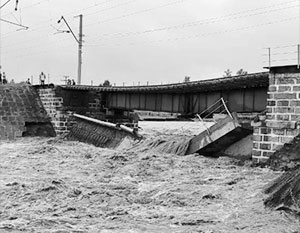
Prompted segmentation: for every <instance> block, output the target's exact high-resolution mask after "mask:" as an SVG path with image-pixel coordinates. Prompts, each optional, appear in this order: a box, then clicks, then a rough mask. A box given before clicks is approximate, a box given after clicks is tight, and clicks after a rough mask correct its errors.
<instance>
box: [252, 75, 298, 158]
mask: <svg viewBox="0 0 300 233" xmlns="http://www.w3.org/2000/svg"><path fill="white" fill-rule="evenodd" d="M264 115H265V118H264V117H263V116H261V119H260V120H259V121H258V122H256V123H254V124H253V127H254V139H253V153H252V158H253V159H255V160H256V161H257V162H265V161H267V160H268V159H269V158H270V156H271V155H272V154H274V152H275V151H277V150H279V149H280V148H282V147H283V145H284V144H285V143H289V142H291V141H292V140H293V139H294V138H295V136H297V135H298V134H299V133H300V129H299V128H300V127H299V125H300V73H275V72H271V73H270V74H269V90H268V99H267V110H266V113H265V114H264Z"/></svg>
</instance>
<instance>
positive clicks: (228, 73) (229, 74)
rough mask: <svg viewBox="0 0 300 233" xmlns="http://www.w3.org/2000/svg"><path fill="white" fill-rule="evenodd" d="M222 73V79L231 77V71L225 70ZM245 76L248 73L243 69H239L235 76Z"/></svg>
mask: <svg viewBox="0 0 300 233" xmlns="http://www.w3.org/2000/svg"><path fill="white" fill-rule="evenodd" d="M224 73H225V74H224V75H223V77H231V76H232V71H231V70H230V69H227V70H225V71H224ZM246 74H248V72H247V71H245V70H243V69H239V70H238V71H237V72H236V75H246Z"/></svg>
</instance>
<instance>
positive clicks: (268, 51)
mask: <svg viewBox="0 0 300 233" xmlns="http://www.w3.org/2000/svg"><path fill="white" fill-rule="evenodd" d="M264 50H265V52H264V53H263V54H262V56H263V63H264V67H268V68H271V67H274V66H284V65H291V64H292V65H295V64H297V67H298V68H299V67H300V45H299V44H294V45H284V46H276V47H269V48H264Z"/></svg>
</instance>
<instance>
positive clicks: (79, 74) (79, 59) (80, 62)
mask: <svg viewBox="0 0 300 233" xmlns="http://www.w3.org/2000/svg"><path fill="white" fill-rule="evenodd" d="M82 37H83V34H82V15H79V42H78V73H77V84H78V85H80V84H81V66H82Z"/></svg>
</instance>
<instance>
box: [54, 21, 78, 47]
mask: <svg viewBox="0 0 300 233" xmlns="http://www.w3.org/2000/svg"><path fill="white" fill-rule="evenodd" d="M61 20H63V21H64V22H65V24H66V25H67V27H68V28H69V30H70V32H71V33H72V35H73V37H74V39H75V40H76V41H77V43H78V44H80V42H79V40H78V39H77V37H76V36H75V34H74V32H73V31H72V29H71V27H70V25H69V24H68V22H67V20H66V19H65V18H64V17H63V16H62V17H61V18H60V19H59V20H58V21H57V23H60V22H61Z"/></svg>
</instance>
